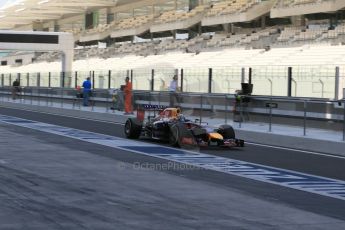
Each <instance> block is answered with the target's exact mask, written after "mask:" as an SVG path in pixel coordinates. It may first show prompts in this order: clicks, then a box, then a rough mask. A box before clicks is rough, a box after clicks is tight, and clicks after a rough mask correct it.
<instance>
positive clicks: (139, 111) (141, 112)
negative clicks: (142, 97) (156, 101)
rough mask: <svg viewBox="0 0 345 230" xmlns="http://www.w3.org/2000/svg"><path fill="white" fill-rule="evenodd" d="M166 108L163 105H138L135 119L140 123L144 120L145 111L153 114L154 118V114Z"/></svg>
mask: <svg viewBox="0 0 345 230" xmlns="http://www.w3.org/2000/svg"><path fill="white" fill-rule="evenodd" d="M166 108H167V106H163V105H152V104H143V105H140V107H138V109H137V119H138V120H139V121H141V122H143V121H144V120H145V111H150V112H154V116H156V112H161V111H163V110H164V109H166Z"/></svg>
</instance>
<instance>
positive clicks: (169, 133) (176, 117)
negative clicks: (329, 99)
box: [124, 108, 244, 147]
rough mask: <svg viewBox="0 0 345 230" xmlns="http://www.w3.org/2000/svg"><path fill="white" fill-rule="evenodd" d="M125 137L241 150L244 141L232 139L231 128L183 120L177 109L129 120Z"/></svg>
mask: <svg viewBox="0 0 345 230" xmlns="http://www.w3.org/2000/svg"><path fill="white" fill-rule="evenodd" d="M124 131H125V135H126V137H127V138H130V139H138V138H139V137H141V136H143V137H148V138H151V139H154V140H162V141H168V142H169V143H170V145H172V146H174V147H197V146H199V147H206V146H218V147H243V146H244V141H243V140H240V139H236V138H235V132H234V129H233V128H232V127H231V126H230V125H221V126H219V127H218V128H212V127H209V126H207V125H202V123H201V122H199V123H198V122H196V121H195V122H192V121H191V120H188V119H186V118H185V117H184V116H183V114H182V113H181V110H180V109H179V108H166V109H164V110H162V111H161V112H160V113H159V114H158V115H157V116H154V117H148V121H146V122H144V120H143V118H142V119H139V118H128V119H127V121H126V123H125V130H124Z"/></svg>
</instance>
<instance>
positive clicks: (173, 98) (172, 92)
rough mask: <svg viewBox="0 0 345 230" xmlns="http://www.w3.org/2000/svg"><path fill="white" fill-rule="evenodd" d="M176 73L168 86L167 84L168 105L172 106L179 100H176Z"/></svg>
mask: <svg viewBox="0 0 345 230" xmlns="http://www.w3.org/2000/svg"><path fill="white" fill-rule="evenodd" d="M177 79H178V78H177V75H176V74H175V75H174V77H173V79H172V81H171V82H170V86H169V92H170V107H174V106H175V101H176V103H178V102H179V100H178V95H177V91H178V82H177Z"/></svg>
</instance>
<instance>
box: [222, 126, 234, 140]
mask: <svg viewBox="0 0 345 230" xmlns="http://www.w3.org/2000/svg"><path fill="white" fill-rule="evenodd" d="M218 133H219V134H220V135H222V136H223V138H224V139H235V130H234V128H232V127H231V126H230V125H221V126H219V129H218Z"/></svg>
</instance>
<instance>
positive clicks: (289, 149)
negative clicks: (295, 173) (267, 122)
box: [246, 142, 345, 159]
mask: <svg viewBox="0 0 345 230" xmlns="http://www.w3.org/2000/svg"><path fill="white" fill-rule="evenodd" d="M246 144H249V145H255V146H261V147H267V148H272V149H280V150H288V151H294V152H301V153H307V154H312V155H318V156H325V157H333V158H338V159H345V156H337V155H333V154H327V153H318V152H312V151H307V150H301V149H292V148H287V147H279V146H274V145H266V144H259V143H253V142H246Z"/></svg>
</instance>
